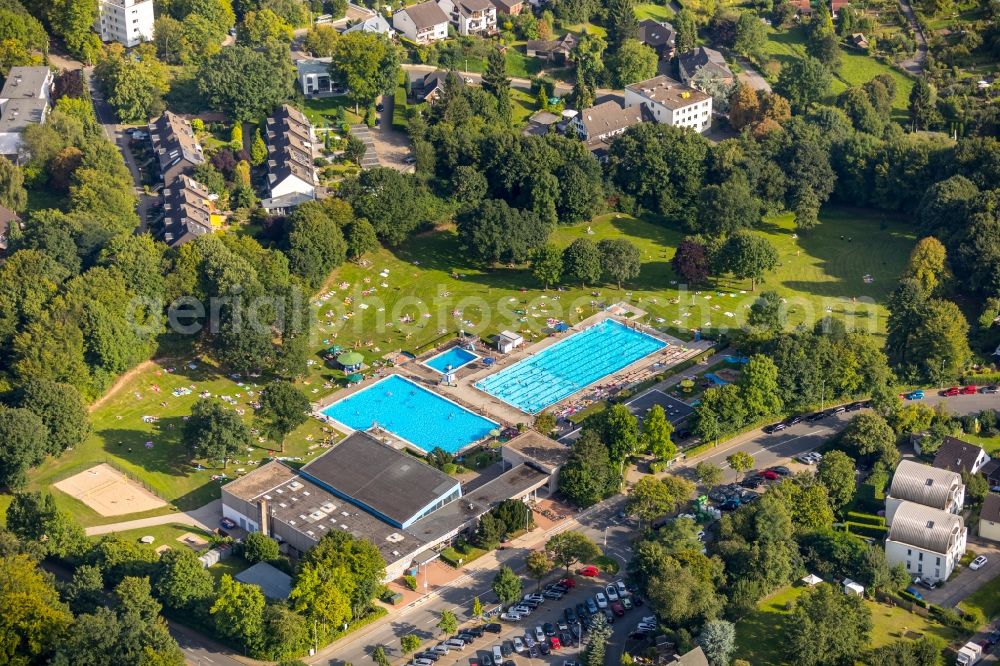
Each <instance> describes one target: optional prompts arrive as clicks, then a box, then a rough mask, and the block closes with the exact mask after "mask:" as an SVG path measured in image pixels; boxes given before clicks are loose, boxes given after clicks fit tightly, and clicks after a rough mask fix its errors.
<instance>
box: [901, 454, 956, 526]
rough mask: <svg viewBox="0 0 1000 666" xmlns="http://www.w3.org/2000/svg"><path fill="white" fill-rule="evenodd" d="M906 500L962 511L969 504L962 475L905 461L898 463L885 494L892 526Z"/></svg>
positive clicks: (942, 509)
mask: <svg viewBox="0 0 1000 666" xmlns="http://www.w3.org/2000/svg"><path fill="white" fill-rule="evenodd" d="M905 502H910V503H915V504H921V505H923V506H927V507H931V508H933V509H937V510H938V511H945V512H948V513H958V512H959V511H961V510H962V505H963V504H964V503H965V485H964V484H963V483H962V476H961V475H960V474H958V473H957V472H950V471H948V470H946V469H939V468H937V467H931V466H930V465H921V464H920V463H918V462H914V461H912V460H903V461H901V462H900V463H899V465H897V466H896V472H895V473H894V474H893V475H892V484H891V485H890V486H889V492H888V494H887V495H886V496H885V522H886V524H887V525H892V523H893V520H894V516H895V514H896V510H897V509H898V508H899V506H900V505H901V504H903V503H905Z"/></svg>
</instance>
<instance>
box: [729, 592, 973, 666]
mask: <svg viewBox="0 0 1000 666" xmlns="http://www.w3.org/2000/svg"><path fill="white" fill-rule="evenodd" d="M807 589H808V588H806V587H805V585H803V584H801V583H796V584H795V585H794V586H790V587H786V588H783V589H781V590H779V591H778V592H776V593H775V594H774V595H772V596H770V597H767V598H766V599H764V600H763V601H761V602H760V603H759V604H758V605H757V610H756V611H754V612H753V613H751V614H750V615H748V616H747V617H745V618H743V619H742V620H740V621H739V622H737V623H736V652H735V654H734V655H733V656H734V657H735V658H737V659H745V660H747V661H749V662H750V663H751V664H770V665H778V664H787V663H789V662H787V661H786V660H785V659H784V657H783V655H782V647H783V646H784V641H783V640H782V639H783V634H784V631H785V622H786V620H787V617H788V615H789V612H788V611H787V610H786V609H785V606H786V604H787V603H788V602H790V601H795V600H796V599H798V598H799V597H800V596H801V595H802V594H803V593H804V592H805V591H806V590H807ZM865 603H866V604H867V605H868V607H869V608H870V609H871V612H872V622H873V625H874V626H873V629H872V632H871V638H870V641H869V643H868V645H869V647H872V648H877V647H881V646H883V645H887V644H889V643H892V642H894V641H897V640H900V639H901V638H902V637H903V632H904V630H905V631H906V635H907V636H909V637H910V638H914V639H916V638H918V637H919V636H920V635H923V634H930V635H933V636H937V637H938V638H941V639H943V640H944V641H945V642H946V643H950V642H951V641H954V640H955V639H956V638H958V633H957V632H956V631H955V630H953V629H950V628H948V627H945V626H943V625H940V624H938V623H936V622H934V621H932V620H928V619H927V618H922V617H920V616H919V615H916V614H914V613H910V612H908V611H906V610H903V609H902V608H899V607H897V606H892V607H890V606H886V605H885V604H880V603H876V602H874V601H869V600H866V601H865Z"/></svg>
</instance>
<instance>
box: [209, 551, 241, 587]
mask: <svg viewBox="0 0 1000 666" xmlns="http://www.w3.org/2000/svg"><path fill="white" fill-rule="evenodd" d="M249 568H250V563H249V562H247V561H246V560H244V559H243V558H242V557H238V556H236V555H234V556H232V557H228V558H226V559H224V560H222V561H220V562H218V563H216V564H213V565H212V566H210V567H209V568H208V573H210V574H212V577H213V578H215V580H216V581H218V580H219V579H220V578H222V577H223V576H224V575H226V574H229V575H230V576H233V577H235V576H236V574H238V573H240V572H242V571H245V570H246V569H249Z"/></svg>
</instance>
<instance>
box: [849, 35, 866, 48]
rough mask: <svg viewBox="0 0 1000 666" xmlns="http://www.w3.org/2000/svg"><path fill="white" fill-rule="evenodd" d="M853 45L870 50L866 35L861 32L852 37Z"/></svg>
mask: <svg viewBox="0 0 1000 666" xmlns="http://www.w3.org/2000/svg"><path fill="white" fill-rule="evenodd" d="M851 44H854V46H855V47H857V48H859V49H867V48H868V40H867V39H865V35H864V33H861V32H856V33H854V34H853V35H851Z"/></svg>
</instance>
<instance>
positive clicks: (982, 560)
mask: <svg viewBox="0 0 1000 666" xmlns="http://www.w3.org/2000/svg"><path fill="white" fill-rule="evenodd" d="M988 561H989V560H987V559H986V556H985V555H980V556H979V557H977V558H976V559H974V560H972V564H970V565H969V568H970V569H972V570H973V571H975V570H977V569H982V568H983V567H985V566H986V563H987V562H988Z"/></svg>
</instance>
